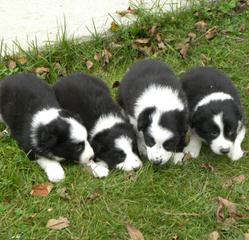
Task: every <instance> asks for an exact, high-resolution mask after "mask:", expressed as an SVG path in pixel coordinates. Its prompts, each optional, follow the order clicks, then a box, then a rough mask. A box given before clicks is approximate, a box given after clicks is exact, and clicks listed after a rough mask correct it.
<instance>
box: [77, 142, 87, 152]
mask: <svg viewBox="0 0 249 240" xmlns="http://www.w3.org/2000/svg"><path fill="white" fill-rule="evenodd" d="M84 147H85V142H80V143H78V144H77V145H76V151H77V152H81V151H82V150H83V149H84Z"/></svg>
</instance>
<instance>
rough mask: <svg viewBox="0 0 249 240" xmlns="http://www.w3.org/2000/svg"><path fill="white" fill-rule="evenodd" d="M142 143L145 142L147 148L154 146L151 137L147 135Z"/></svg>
mask: <svg viewBox="0 0 249 240" xmlns="http://www.w3.org/2000/svg"><path fill="white" fill-rule="evenodd" d="M144 141H145V143H146V145H147V146H149V147H153V146H154V145H155V141H154V139H153V137H151V136H149V135H147V134H146V135H144Z"/></svg>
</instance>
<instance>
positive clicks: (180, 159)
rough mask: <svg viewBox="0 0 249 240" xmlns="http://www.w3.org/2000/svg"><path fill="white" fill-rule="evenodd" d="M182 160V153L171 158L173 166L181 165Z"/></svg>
mask: <svg viewBox="0 0 249 240" xmlns="http://www.w3.org/2000/svg"><path fill="white" fill-rule="evenodd" d="M183 158H184V153H175V154H174V156H173V163H174V164H178V163H179V164H181V163H182V160H183Z"/></svg>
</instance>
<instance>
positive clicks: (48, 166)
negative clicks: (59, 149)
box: [37, 157, 65, 182]
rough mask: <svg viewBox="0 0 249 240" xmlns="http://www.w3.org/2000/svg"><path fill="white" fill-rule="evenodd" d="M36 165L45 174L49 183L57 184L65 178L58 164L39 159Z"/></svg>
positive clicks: (42, 158) (43, 158)
mask: <svg viewBox="0 0 249 240" xmlns="http://www.w3.org/2000/svg"><path fill="white" fill-rule="evenodd" d="M37 163H38V164H39V165H40V167H41V168H42V169H43V170H44V171H45V172H46V174H47V176H48V179H49V181H51V182H59V181H61V180H63V179H64V178H65V174H64V170H63V168H62V166H61V165H60V163H59V162H56V161H53V160H50V159H47V158H45V157H40V158H39V159H38V160H37Z"/></svg>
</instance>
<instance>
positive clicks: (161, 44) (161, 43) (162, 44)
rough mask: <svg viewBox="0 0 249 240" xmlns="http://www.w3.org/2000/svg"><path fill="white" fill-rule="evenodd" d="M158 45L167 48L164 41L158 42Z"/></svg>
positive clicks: (160, 47)
mask: <svg viewBox="0 0 249 240" xmlns="http://www.w3.org/2000/svg"><path fill="white" fill-rule="evenodd" d="M157 46H158V48H159V49H165V48H166V46H165V44H164V42H159V43H158V44H157Z"/></svg>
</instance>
